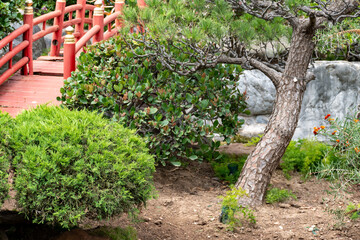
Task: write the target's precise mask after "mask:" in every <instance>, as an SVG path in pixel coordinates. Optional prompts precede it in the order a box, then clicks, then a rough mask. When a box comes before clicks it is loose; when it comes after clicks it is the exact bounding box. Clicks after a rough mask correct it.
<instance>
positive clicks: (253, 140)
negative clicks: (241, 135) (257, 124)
mask: <svg viewBox="0 0 360 240" xmlns="http://www.w3.org/2000/svg"><path fill="white" fill-rule="evenodd" d="M262 136H264V134H259V135H258V136H257V137H252V138H250V140H249V141H248V142H247V143H246V144H245V146H247V147H250V146H256V144H258V142H260V140H261V138H262Z"/></svg>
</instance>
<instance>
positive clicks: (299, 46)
mask: <svg viewBox="0 0 360 240" xmlns="http://www.w3.org/2000/svg"><path fill="white" fill-rule="evenodd" d="M305 29H306V28H305V26H301V27H299V28H298V29H295V30H294V32H293V36H292V41H291V48H290V53H289V57H288V60H287V64H286V68H285V71H284V73H283V74H282V77H281V79H279V84H278V85H277V86H276V101H275V105H274V109H273V113H272V115H271V117H270V119H269V123H268V125H267V127H266V129H265V133H264V136H263V137H262V138H261V140H260V142H259V143H258V144H257V145H256V147H255V149H254V151H253V152H252V153H251V154H250V155H249V157H248V159H247V161H246V163H245V165H244V167H243V170H242V172H241V175H240V177H239V180H238V181H237V183H236V185H235V187H237V188H239V187H241V188H243V189H244V190H246V191H247V193H248V197H245V198H241V199H239V204H240V205H243V206H245V205H246V206H257V205H261V204H262V203H263V201H264V197H265V193H266V188H267V186H268V184H269V183H270V178H271V175H272V173H273V172H274V170H275V169H276V168H277V167H278V165H279V163H280V160H281V157H282V156H283V154H284V152H285V150H286V147H287V146H288V145H289V143H290V140H291V138H292V136H293V135H294V132H295V129H296V127H297V123H298V119H299V114H300V110H301V103H302V100H303V96H304V92H305V89H306V80H305V79H306V73H307V69H308V66H309V63H310V59H311V56H312V52H313V49H314V43H313V41H312V39H313V36H314V32H313V31H311V32H308V31H306V30H305Z"/></svg>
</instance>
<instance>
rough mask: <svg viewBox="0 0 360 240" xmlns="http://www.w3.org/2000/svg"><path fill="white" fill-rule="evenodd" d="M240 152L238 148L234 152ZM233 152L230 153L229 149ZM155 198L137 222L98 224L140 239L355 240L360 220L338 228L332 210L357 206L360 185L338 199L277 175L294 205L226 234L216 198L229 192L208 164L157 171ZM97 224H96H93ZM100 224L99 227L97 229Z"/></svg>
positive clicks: (272, 208) (265, 212)
mask: <svg viewBox="0 0 360 240" xmlns="http://www.w3.org/2000/svg"><path fill="white" fill-rule="evenodd" d="M237 149H238V147H237ZM227 150H228V151H231V148H230V149H227ZM154 179H155V186H156V189H157V191H158V198H157V199H154V200H151V201H149V202H148V205H147V207H146V209H143V210H142V211H141V214H140V219H141V220H142V221H141V222H139V223H136V224H132V223H130V222H129V221H128V220H127V219H126V218H124V217H121V218H113V219H111V220H109V221H104V222H101V223H100V225H107V226H114V227H116V226H122V227H124V226H127V225H132V226H134V227H135V228H136V230H137V232H138V238H139V239H141V240H160V239H161V240H180V239H181V240H186V239H190V240H193V239H198V240H200V239H221V240H222V239H224V240H226V239H306V240H307V239H354V240H356V239H359V240H360V228H359V227H360V221H359V220H357V221H351V222H350V221H349V220H348V219H347V218H345V219H344V220H343V221H342V223H343V224H339V220H337V219H336V217H335V214H331V213H330V212H329V210H330V209H333V210H335V209H339V208H341V209H345V207H346V205H347V204H348V202H349V201H352V202H355V203H359V202H360V186H355V187H354V188H353V189H352V192H351V193H347V194H346V195H344V196H342V197H341V198H334V195H329V194H327V191H328V190H330V184H329V183H328V182H326V181H324V180H317V179H316V178H311V179H308V180H307V181H304V180H302V179H301V177H300V175H297V174H295V175H294V176H293V177H292V179H291V180H287V179H286V178H285V177H284V176H283V174H282V172H281V170H277V171H276V172H275V174H274V176H273V177H272V180H271V184H272V185H273V186H274V187H278V188H285V189H289V190H291V191H292V192H293V193H295V194H296V196H297V200H291V201H288V202H286V203H283V204H272V205H270V204H265V205H263V206H261V207H258V208H257V209H256V210H255V216H256V221H257V223H256V225H255V226H249V225H246V224H244V225H243V227H241V228H238V229H236V230H235V231H233V232H232V231H228V230H227V229H226V225H224V224H222V223H220V222H219V213H220V208H221V199H219V196H220V195H224V194H225V192H226V191H227V190H228V187H227V185H226V184H223V183H222V182H221V181H219V180H218V179H217V178H215V177H214V173H213V171H212V168H211V166H210V164H208V163H202V164H200V163H197V162H191V163H189V165H188V166H186V167H180V168H176V167H169V166H168V167H158V168H157V171H156V174H155V176H154ZM93 224H96V223H93ZM96 225H99V224H96Z"/></svg>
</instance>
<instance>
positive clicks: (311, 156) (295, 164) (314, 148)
mask: <svg viewBox="0 0 360 240" xmlns="http://www.w3.org/2000/svg"><path fill="white" fill-rule="evenodd" d="M330 150H331V146H329V145H327V144H325V143H322V142H318V141H316V140H311V139H300V140H297V141H291V142H290V144H289V146H288V147H287V149H286V151H285V154H284V156H283V158H282V162H281V163H280V166H281V168H282V170H283V172H284V174H285V177H286V178H288V179H289V178H290V173H291V172H292V171H297V172H301V173H302V174H303V175H304V176H305V175H306V174H308V173H310V172H314V171H316V170H317V167H318V166H319V165H322V164H325V163H327V162H329V161H333V160H334V158H335V157H334V156H333V155H332V154H329V152H330Z"/></svg>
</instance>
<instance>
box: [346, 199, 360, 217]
mask: <svg viewBox="0 0 360 240" xmlns="http://www.w3.org/2000/svg"><path fill="white" fill-rule="evenodd" d="M345 213H346V215H348V216H349V218H350V219H351V220H356V219H358V218H360V204H357V205H356V204H354V203H352V202H351V203H349V204H348V205H347V206H346V210H345Z"/></svg>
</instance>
